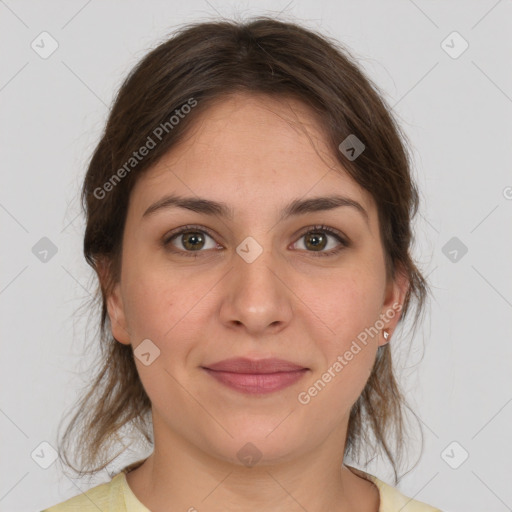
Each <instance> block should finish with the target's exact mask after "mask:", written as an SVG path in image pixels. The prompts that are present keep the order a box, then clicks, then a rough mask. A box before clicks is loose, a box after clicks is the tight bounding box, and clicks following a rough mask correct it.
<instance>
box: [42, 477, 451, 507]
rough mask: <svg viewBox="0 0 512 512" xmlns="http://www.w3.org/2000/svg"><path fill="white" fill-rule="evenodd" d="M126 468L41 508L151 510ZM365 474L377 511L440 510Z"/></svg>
mask: <svg viewBox="0 0 512 512" xmlns="http://www.w3.org/2000/svg"><path fill="white" fill-rule="evenodd" d="M125 471H126V470H123V471H122V472H121V473H118V474H117V475H116V476H114V477H113V478H112V480H111V481H110V482H107V483H104V484H100V485H97V486H96V487H93V488H92V489H89V490H88V491H86V492H84V493H82V494H79V495H78V496H75V497H73V498H70V499H68V500H66V501H63V502H62V503H59V504H57V505H54V506H53V507H50V508H47V509H45V510H43V511H42V512H98V511H101V512H151V511H150V510H149V509H148V508H147V507H145V506H144V505H143V504H142V503H141V502H140V501H139V500H138V499H137V497H136V496H135V494H134V493H133V491H132V490H131V488H130V486H129V485H128V482H127V481H126V474H125ZM360 472H361V473H364V472H362V471H360ZM364 475H365V477H366V478H368V479H369V480H371V481H372V482H373V483H374V484H375V485H376V486H377V488H378V489H379V494H380V507H379V512H442V511H441V510H440V509H438V508H434V507H431V506H430V505H426V504H425V503H422V502H421V501H416V500H413V499H411V498H408V497H407V496H405V495H403V494H401V493H400V492H399V491H398V490H397V489H396V488H395V487H392V486H391V485H388V484H386V483H385V482H383V481H382V480H379V479H378V478H377V477H375V476H373V475H370V474H369V473H364Z"/></svg>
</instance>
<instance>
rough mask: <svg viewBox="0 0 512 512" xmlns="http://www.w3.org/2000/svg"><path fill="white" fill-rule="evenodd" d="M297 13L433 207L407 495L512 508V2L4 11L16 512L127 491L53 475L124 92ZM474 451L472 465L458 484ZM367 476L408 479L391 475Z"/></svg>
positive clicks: (0, 283)
mask: <svg viewBox="0 0 512 512" xmlns="http://www.w3.org/2000/svg"><path fill="white" fill-rule="evenodd" d="M279 12H282V14H281V15H280V16H282V17H284V18H288V19H292V20H295V21H299V22H302V23H304V24H305V25H307V26H309V27H311V28H313V29H317V30H320V31H321V32H323V33H324V34H326V35H329V36H332V37H334V38H336V39H338V40H340V41H341V42H342V43H344V44H345V45H347V46H348V47H349V48H350V49H352V50H353V52H354V53H355V54H356V56H357V57H358V58H359V59H360V63H361V65H362V66H363V68H364V69H365V70H366V71H367V72H368V73H369V75H370V76H371V77H372V78H373V79H374V81H375V82H376V83H377V84H378V86H379V87H380V88H381V89H382V90H383V91H384V93H385V97H386V99H387V100H388V101H389V102H390V104H391V105H392V106H393V111H394V113H395V115H396V116H397V117H398V118H399V122H400V123H401V125H402V126H403V127H404V129H405V131H406V133H407V135H408V136H409V138H410V140H411V143H412V146H413V154H414V172H415V175H416V179H417V182H418V185H419V187H420V189H421V191H422V200H423V203H422V208H421V215H420V216H418V219H417V223H416V233H417V239H418V240H417V244H416V247H415V255H416V257H417V259H418V262H419V264H420V267H421V269H422V270H423V271H424V273H425V274H426V275H428V276H429V280H430V282H431V285H432V288H433V292H434V300H433V301H432V302H431V305H430V310H429V314H428V315H427V318H426V321H425V322H424V324H423V327H422V329H420V330H419V331H418V333H417V335H416V336H415V337H414V340H413V344H412V346H411V348H410V349H408V348H407V344H408V342H404V343H403V344H402V345H401V346H400V343H399V342H396V343H395V345H394V346H393V349H394V350H395V352H396V356H397V357H399V358H401V359H402V358H404V357H405V356H406V358H405V363H404V364H406V366H407V368H406V370H405V371H404V372H403V379H402V382H403V386H404V389H405V390H406V392H407V393H408V397H409V400H410V403H411V405H412V406H413V407H414V409H415V411H416V412H417V414H418V415H419V417H420V418H421V420H422V422H423V428H424V433H425V445H424V448H423V455H422V458H421V460H420V462H419V463H418V465H417V466H416V467H415V468H414V470H413V471H411V472H410V473H408V474H407V475H406V476H405V477H404V478H403V480H402V482H401V483H400V485H399V489H400V490H401V491H402V492H404V493H405V494H407V495H409V496H411V497H415V499H418V500H421V501H425V502H427V503H430V504H433V505H436V506H438V507H439V508H441V509H443V510H445V511H460V512H463V511H464V512H473V511H475V512H476V511H481V510H486V511H487V512H490V511H495V512H501V511H505V510H512V486H511V485H510V480H511V477H512V468H511V463H510V460H511V459H512V444H511V442H510V430H511V429H510V425H511V420H512V404H511V401H512V385H511V384H512V377H511V373H512V372H511V371H510V368H511V359H512V348H511V347H512V343H511V339H512V336H511V335H512V322H511V312H512V286H511V283H512V279H511V278H512V270H511V265H510V262H511V261H512V258H511V256H512V242H511V237H510V233H511V229H510V228H511V219H512V200H511V199H512V174H511V167H510V165H511V151H510V146H511V144H510V143H511V140H512V139H511V135H512V122H511V118H512V117H511V114H512V99H511V98H512V76H511V72H510V69H511V68H510V61H511V58H510V57H511V50H512V39H511V37H510V33H511V28H512V26H511V25H512V23H511V20H512V2H511V1H498V2H496V1H479V2H476V1H471V2H470V1H464V2H463V1H452V2H433V1H432V2H428V1H420V0H415V1H412V0H409V1H405V0H403V1H386V2H378V1H376V0H375V1H359V2H349V1H346V0H345V1H339V0H337V1H327V0H323V1H318V0H315V1H312V0H309V1H303V2H299V1H292V2H288V1H287V0H286V1H271V2H269V1H262V2H257V3H256V2H242V1H231V2H220V1H215V0H210V1H208V2H207V1H204V0H191V1H189V2H188V3H186V4H185V3H182V2H177V1H154V2H151V3H148V2H135V1H124V2H113V1H105V0H104V1H101V2H100V1H98V0H92V1H91V0H90V1H69V0H68V1H47V2H35V1H32V2H19V1H18V2H16V1H14V0H5V1H0V41H1V47H2V66H1V67H0V104H1V114H2V115H1V117H0V130H1V133H0V140H1V167H2V172H1V188H0V221H1V235H2V242H3V243H2V251H1V253H0V257H1V269H2V272H1V275H0V308H1V316H2V318H1V320H2V324H1V325H2V337H1V344H2V345H1V350H2V352H1V353H2V357H1V358H0V365H1V388H0V389H1V395H0V430H1V434H2V435H1V445H0V449H1V455H0V475H1V477H0V510H1V511H33V510H41V509H42V508H44V507H47V506H50V505H53V504H55V503H57V502H60V501H62V500H64V499H66V498H68V497H71V496H74V495H76V494H78V493H79V492H80V491H84V490H87V489H88V488H89V487H91V486H92V485H93V484H97V483H100V482H104V481H108V480H109V476H108V474H107V473H106V472H105V473H104V474H103V475H99V476H98V479H97V480H96V481H85V480H82V481H76V480H70V479H69V478H67V477H66V476H64V475H63V473H62V470H61V467H60V465H59V463H58V462H55V463H53V464H51V465H50V466H49V467H48V468H47V469H43V468H42V467H41V466H40V464H41V463H44V460H46V461H47V462H49V461H51V449H49V448H48V446H47V445H42V446H40V443H42V442H47V443H49V444H50V445H53V446H56V445H55V435H56V429H57V425H58V423H59V421H60V420H61V418H62V415H63V414H64V412H65V411H66V410H67V409H68V408H69V407H70V406H71V405H72V403H73V402H74V400H75V398H76V394H77V390H78V389H79V387H80V386H81V385H82V384H83V378H85V377H81V376H80V375H79V372H80V370H81V369H83V368H85V367H86V363H87V360H86V359H84V357H83V355H82V352H81V351H82V346H83V343H84V341H85V340H86V338H87V336H88V334H87V329H86V327H87V317H86V316H84V314H83V313H80V312H79V311H78V308H79V307H80V305H81V304H82V303H83V301H84V300H85V299H87V298H88V296H89V293H90V292H92V291H93V289H94V287H93V286H94V281H93V279H92V273H91V272H90V271H89V268H88V267H87V266H86V264H85V261H84V259H83V257H82V254H81V244H82V240H81V236H82V232H83V219H82V217H81V216H80V209H79V201H78V190H79V187H80V183H81V179H82V177H83V174H84V172H85V167H86V163H87V160H88V158H89V156H90V154H91V152H92V150H93V148H94V145H95V143H96V142H97V141H98V137H99V135H100V132H101V130H102V128H103V124H104V121H105V119H106V115H107V112H108V107H109V105H110V104H111V101H112V98H113V94H114V93H115V91H116V90H117V88H118V86H119V85H120V83H121V80H122V79H123V78H124V77H125V75H126V74H127V73H128V71H129V70H130V69H131V68H132V66H133V65H134V64H135V63H136V62H137V61H138V60H139V59H140V58H141V57H142V56H143V55H144V54H145V53H146V52H147V51H148V50H149V49H150V48H152V47H154V46H155V45H156V44H157V43H158V42H160V41H161V40H163V39H164V38H165V36H166V35H167V34H169V33H170V32H171V31H172V29H173V27H176V26H178V25H180V24H181V23H182V22H185V21H200V20H206V19H211V18H218V17H219V15H221V16H225V17H228V18H233V17H235V18H238V19H240V18H245V17H247V16H250V15H253V14H269V15H277V14H278V13H279ZM43 31H47V32H48V33H49V34H51V37H52V38H53V39H55V40H56V41H57V43H58V48H57V50H56V51H55V52H54V53H53V54H52V55H50V56H49V57H48V58H46V59H43V58H41V57H40V55H39V54H38V53H36V51H34V50H33V49H32V47H31V43H32V42H33V41H35V43H34V44H39V45H40V46H42V43H41V36H39V34H40V33H41V32H43ZM453 31H457V32H458V33H459V34H460V35H461V36H462V37H463V38H464V40H466V41H467V42H468V44H469V47H468V48H467V50H466V51H465V52H463V53H462V54H461V55H460V56H458V57H457V58H453V56H450V55H449V54H448V53H447V52H446V51H445V49H447V48H446V45H449V46H451V47H452V48H451V50H449V51H451V52H452V53H453V52H458V51H459V50H460V49H461V48H462V46H461V40H457V39H456V37H455V39H454V36H451V37H450V38H448V40H447V42H445V43H444V45H445V46H444V47H443V46H442V42H443V41H444V40H445V39H446V38H447V37H448V36H449V35H450V34H451V33H452V32H453ZM38 41H39V43H38ZM49 44H50V41H49V40H46V43H45V48H46V49H48V48H50V46H49ZM43 237H47V238H48V239H49V240H51V242H52V243H53V244H54V246H55V247H56V249H57V252H56V254H54V255H53V256H52V253H51V252H50V253H48V256H47V261H46V262H42V261H41V260H40V259H39V258H38V257H36V255H37V250H36V249H39V250H41V248H40V247H39V246H36V244H38V243H39V244H43V245H44V244H45V243H47V242H46V241H43V242H40V240H41V238H43ZM453 237H456V238H457V240H455V241H452V242H450V243H449V241H450V240H451V239H452V238H453ZM447 243H448V245H446V244H447ZM453 244H455V245H453ZM461 244H464V246H465V247H466V248H467V253H466V254H464V255H462V251H461V247H462V245H461ZM34 246H36V249H34V251H33V248H34ZM454 249H455V250H457V251H458V252H457V259H456V261H452V260H453V258H454V256H455V253H453V252H451V251H453V250H454ZM34 252H35V253H36V254H34ZM450 252H451V254H450ZM89 336H91V334H89ZM402 356H403V357H402ZM507 432H508V434H507V435H506V433H507ZM454 441H455V442H456V443H457V444H456V445H451V443H452V442H454ZM450 445H451V446H450ZM447 447H448V448H447ZM34 450H35V453H39V455H40V458H39V464H38V463H36V460H38V459H37V457H35V456H34V458H33V457H32V456H31V454H33V453H34ZM418 450H419V448H418ZM464 451H466V452H467V453H468V454H469V457H468V458H467V460H465V461H464V462H463V463H462V464H461V465H460V466H459V467H458V468H457V469H453V468H452V467H450V465H449V464H448V462H449V463H450V464H451V465H452V466H457V465H458V464H460V462H461V460H462V459H463V455H464ZM418 456H419V451H416V452H412V455H411V465H412V464H413V463H414V461H415V460H416V459H417V457H418ZM136 458H137V453H134V454H133V457H132V459H131V460H135V459H136ZM41 461H42V462H41ZM367 470H369V471H370V472H373V474H377V475H378V476H379V477H380V478H382V479H388V481H390V478H388V477H390V473H389V468H388V467H387V466H386V465H385V464H383V463H376V464H374V465H372V466H371V467H369V468H367Z"/></svg>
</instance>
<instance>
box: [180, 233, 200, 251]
mask: <svg viewBox="0 0 512 512" xmlns="http://www.w3.org/2000/svg"><path fill="white" fill-rule="evenodd" d="M184 237H185V243H184V244H183V245H184V246H185V247H187V244H189V243H190V244H191V248H192V249H197V248H198V247H199V248H200V244H201V238H202V237H201V235H200V234H198V233H185V235H184ZM196 242H199V244H196Z"/></svg>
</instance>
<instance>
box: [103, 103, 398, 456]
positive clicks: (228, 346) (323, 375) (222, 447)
mask: <svg viewBox="0 0 512 512" xmlns="http://www.w3.org/2000/svg"><path fill="white" fill-rule="evenodd" d="M290 105H291V106H292V107H293V111H292V110H291V109H290ZM298 121H300V122H301V123H303V124H304V125H306V127H307V133H304V132H303V131H301V129H300V128H299V123H298ZM340 142H341V141H340ZM315 147H316V150H315ZM317 151H318V152H319V153H320V154H321V155H322V158H323V159H322V158H320V156H319V154H318V153H317ZM324 160H327V161H328V162H330V164H329V165H328V164H327V163H326V162H325V161H324ZM171 195H172V196H174V197H175V198H176V197H178V196H179V197H180V198H181V200H182V201H185V200H186V199H189V203H188V207H180V206H177V205H176V203H172V202H171V201H169V202H168V203H167V206H165V203H164V205H163V206H162V203H161V202H162V201H163V200H164V199H165V198H166V197H167V196H171ZM338 196H340V197H343V198H345V199H346V201H345V203H344V204H343V201H339V199H335V198H337V197H338ZM328 197H329V198H333V199H332V200H331V201H330V202H329V201H327V200H322V201H321V200H319V198H328ZM200 199H201V200H204V201H203V202H199V200H200ZM312 199H316V200H317V201H316V202H312V201H311V200H312ZM210 202H212V203H213V202H214V203H216V204H221V205H223V209H225V210H226V214H225V215H224V212H222V213H221V209H220V208H218V207H212V206H211V204H210ZM159 203H160V206H161V207H159V208H156V207H154V205H158V204H159ZM335 203H337V204H338V205H337V206H336V204H335ZM301 205H302V206H301ZM333 206H335V207H333ZM322 225H323V226H325V227H326V228H328V229H329V230H332V231H333V233H329V232H328V231H325V230H324V228H319V227H318V226H322ZM184 226H188V227H187V228H185V230H184V231H185V232H187V231H188V234H187V233H185V234H177V232H178V231H179V230H181V229H183V228H184ZM190 226H192V227H190ZM315 226H316V227H315ZM308 233H309V234H308ZM338 237H339V238H338ZM404 293H405V282H404V281H401V282H400V283H387V282H386V274H385V260H384V253H383V247H382V244H381V240H380V236H379V224H378V217H377V210H376V206H375V203H374V201H373V199H372V197H371V195H369V193H367V192H366V191H365V190H363V189H362V188H360V187H359V186H358V185H357V184H356V182H355V181H353V180H352V179H351V178H350V177H349V176H348V174H347V173H346V172H345V171H344V170H343V168H342V167H341V166H340V164H339V163H337V162H335V160H334V159H333V157H332V156H330V155H329V152H328V149H327V146H326V145H325V142H324V136H323V135H322V133H321V131H320V129H319V127H318V125H317V124H315V121H314V119H313V118H312V117H311V115H310V113H309V111H308V110H307V108H306V107H305V106H304V105H302V104H301V103H299V102H296V101H292V100H289V101H288V102H286V101H284V100H279V101H276V100H273V99H270V98H268V97H265V96H261V95H260V96H256V95H250V96H249V95H247V94H238V95H235V96H233V97H231V98H230V99H227V100H224V101H222V102H220V103H218V104H217V105H215V106H212V107H210V108H209V109H208V110H207V111H206V114H203V116H202V117H201V120H200V121H199V122H198V123H196V124H195V126H194V130H193V132H192V133H191V134H190V136H189V137H187V138H186V140H184V141H183V142H182V143H181V144H180V145H179V146H177V147H175V148H173V150H171V151H170V152H169V153H168V154H167V155H165V156H164V158H163V159H161V160H160V161H159V163H158V164H157V165H156V166H154V167H153V168H152V169H150V170H149V171H148V172H147V173H146V174H144V175H143V176H142V177H141V178H140V179H139V180H138V182H137V184H136V186H135V188H134V189H133V191H132V194H131V197H130V204H129V210H128V214H127V220H126V225H125V230H124V238H123V252H122V271H121V279H120V282H119V283H118V284H117V286H116V288H115V291H114V293H113V294H112V295H111V296H110V297H109V300H108V310H109V316H110V318H111V322H112V332H113V334H114V336H115V338H116V339H117V340H118V341H119V342H120V343H125V344H128V343H130V344H132V345H133V348H134V350H135V355H136V356H137V357H135V362H136V365H137V369H138V372H139V375H140V378H141V381H142V383H143V386H144V388H145V390H146V392H147V394H148V396H149V398H150V400H151V403H152V413H153V425H154V429H155V442H156V443H157V444H156V446H157V447H158V443H160V444H162V443H165V442H171V439H172V440H173V441H172V442H176V440H177V439H178V440H180V441H182V442H186V443H187V445H188V443H191V445H193V446H195V447H198V448H199V449H201V450H202V451H203V452H205V453H207V454H209V455H211V456H214V457H216V458H217V459H223V460H225V461H230V462H234V463H237V464H244V463H245V462H244V461H245V460H248V459H247V456H249V455H251V454H252V455H253V456H254V457H255V459H254V460H256V459H259V460H260V462H259V463H260V464H261V463H263V462H265V461H266V462H270V461H272V460H274V461H276V460H278V459H279V460H291V458H294V457H297V456H299V455H301V454H305V453H307V452H310V451H312V450H315V449H318V448H319V447H320V446H324V447H327V446H328V445H329V440H330V442H331V445H330V446H331V448H332V446H333V445H332V443H335V444H336V449H338V448H339V447H340V446H341V447H342V446H343V444H341V445H340V444H339V443H340V442H342V443H343V442H344V436H345V433H346V427H347V422H348V414H349V411H350V408H351V406H352V405H353V404H354V402H355V401H356V400H357V398H358V397H359V395H360V393H361V391H362V389H363V388H364V386H365V383H366V381H367V379H368V377H369V374H370V371H371V369H372V365H373V363H374V360H375V356H376V351H377V348H378V346H379V345H380V344H383V343H385V341H384V338H383V335H382V332H381V329H382V326H383V325H385V327H386V328H388V329H389V330H390V332H392V331H393V328H394V327H395V325H396V322H397V321H398V318H399V309H400V306H399V304H401V303H402V302H403V297H404ZM365 329H366V330H365ZM376 332H377V334H376ZM144 340H145V341H144ZM148 340H149V341H148ZM142 342H143V344H142V345H141V343H142ZM235 357H243V358H249V359H253V360H260V359H266V358H280V359H284V360H287V361H289V362H292V363H295V364H296V365H298V366H299V367H300V368H304V369H305V370H302V371H300V372H293V373H288V374H287V375H285V374H284V373H280V375H277V376H276V375H274V377H270V376H269V375H268V374H267V375H266V376H261V375H260V376H259V377H258V376H256V377H254V376H252V377H251V376H247V375H245V376H241V375H240V374H233V373H220V372H218V373H216V374H215V373H214V372H212V371H208V370H206V369H205V368H208V367H210V366H212V365H213V364H214V363H217V362H219V361H223V360H226V359H230V358H235ZM267 371H269V370H268V369H267ZM215 375H216V376H215ZM220 376H224V377H225V378H226V379H230V381H231V382H235V384H238V386H239V387H238V388H235V387H232V386H230V385H228V384H226V383H225V382H222V381H221V380H219V378H217V377H220ZM286 377H293V378H290V381H289V385H287V386H284V384H283V383H284V382H285V380H286ZM251 385H254V386H252V387H251ZM258 385H259V386H260V387H258ZM272 385H279V386H281V389H275V388H272ZM282 386H284V387H282ZM241 388H243V389H241ZM264 388H265V389H264ZM247 443H251V444H252V445H253V446H250V445H248V444H247ZM189 446H190V445H189Z"/></svg>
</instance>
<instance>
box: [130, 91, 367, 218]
mask: <svg viewBox="0 0 512 512" xmlns="http://www.w3.org/2000/svg"><path fill="white" fill-rule="evenodd" d="M170 192H175V193H179V194H183V195H187V196H191V195H197V196H200V197H208V198H211V199H213V200H218V201H222V202H226V203H229V204H232V205H233V208H234V209H235V211H236V210H237V209H238V210H244V209H245V210H247V209H251V208H253V209H254V210H257V209H261V208H266V207H268V208H271V207H272V206H273V205H280V204H282V203H284V202H285V203H289V202H290V201H291V200H294V199H297V198H301V197H308V196H319V195H327V194H332V193H338V194H343V195H345V196H349V197H351V198H353V199H354V200H357V201H358V202H360V203H362V204H363V206H364V207H365V209H366V210H367V211H368V212H369V214H371V212H372V210H373V209H374V204H373V199H372V197H371V195H370V194H369V193H368V192H367V191H366V190H364V189H362V188H361V187H360V186H359V185H358V184H357V183H356V182H355V181H354V180H353V179H352V178H351V177H350V176H349V175H348V173H347V172H346V171H345V170H344V169H343V167H342V166H341V164H340V163H339V162H338V160H337V159H336V158H335V156H334V155H333V154H332V151H331V150H330V149H329V146H328V143H327V139H326V134H325V132H324V130H323V128H322V126H321V124H320V123H319V121H318V118H317V117H315V115H314V114H313V112H312V111H311V110H310V108H309V107H308V106H306V105H305V104H303V103H301V102H300V101H298V100H295V99H292V98H272V97H269V96H265V95H254V94H246V93H238V94H235V95H231V96H229V97H227V98H224V99H222V100H221V101H217V102H216V103H214V104H213V105H211V106H209V107H208V108H207V109H205V110H204V111H203V112H202V113H201V115H200V116H199V117H198V119H197V120H195V122H194V125H193V126H192V127H191V130H190V132H189V134H187V136H186V137H185V138H184V139H183V140H182V142H180V143H179V144H178V145H176V146H175V147H173V148H172V149H171V150H169V151H168V152H167V154H165V155H164V156H163V157H162V158H161V159H160V160H159V162H158V163H157V164H156V165H154V166H153V167H152V168H151V169H149V170H147V171H146V172H145V174H144V175H143V176H142V177H141V178H139V180H138V181H137V183H136V185H135V187H134V189H133V191H132V196H133V197H132V198H131V201H130V202H131V203H132V204H133V206H134V207H136V209H137V210H138V213H139V214H140V215H142V213H143V211H142V210H143V209H144V208H147V206H148V205H149V204H150V203H151V202H154V201H156V200H157V199H159V197H161V196H162V195H163V194H164V193H170Z"/></svg>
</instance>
